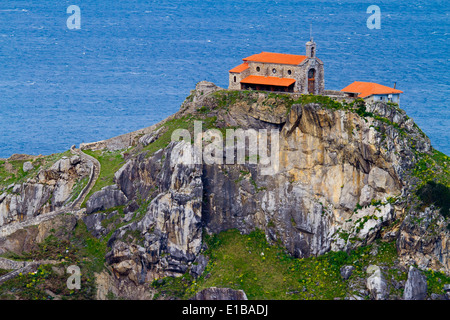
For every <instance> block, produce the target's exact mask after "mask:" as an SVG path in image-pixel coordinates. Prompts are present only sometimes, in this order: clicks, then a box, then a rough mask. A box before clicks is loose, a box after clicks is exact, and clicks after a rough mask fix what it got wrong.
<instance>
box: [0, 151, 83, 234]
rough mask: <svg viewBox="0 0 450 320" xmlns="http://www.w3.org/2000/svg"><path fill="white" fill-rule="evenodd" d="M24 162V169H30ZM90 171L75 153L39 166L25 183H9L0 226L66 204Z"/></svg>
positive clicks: (1, 201)
mask: <svg viewBox="0 0 450 320" xmlns="http://www.w3.org/2000/svg"><path fill="white" fill-rule="evenodd" d="M26 163H27V162H25V164H26ZM25 164H24V167H25V169H30V170H31V167H30V166H29V165H25ZM89 173H90V167H89V165H88V164H87V163H86V162H84V161H82V160H81V159H80V157H79V156H78V155H74V156H72V157H70V158H69V157H62V158H61V159H59V160H58V161H56V162H55V163H54V164H53V165H52V166H51V167H49V168H42V169H40V170H39V172H38V173H37V174H36V175H35V176H32V177H30V178H28V180H27V181H26V182H24V183H18V184H13V185H11V186H9V187H8V188H6V190H3V191H2V193H1V194H0V226H4V225H7V224H11V223H15V222H21V221H25V220H27V219H30V218H32V217H35V216H37V215H40V214H45V213H48V212H51V211H54V210H57V209H59V208H62V207H64V206H65V205H66V204H67V202H69V201H70V200H71V198H72V196H73V194H72V193H73V191H74V187H75V185H76V184H77V183H79V181H81V180H82V179H83V178H84V177H86V176H88V175H89Z"/></svg>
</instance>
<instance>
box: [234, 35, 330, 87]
mask: <svg viewBox="0 0 450 320" xmlns="http://www.w3.org/2000/svg"><path fill="white" fill-rule="evenodd" d="M242 60H243V63H242V64H240V65H238V66H237V67H235V68H233V69H231V70H230V71H229V86H228V88H229V89H231V90H248V89H252V90H265V91H283V92H298V93H304V94H309V93H311V94H315V95H322V94H323V93H324V90H325V81H324V69H323V62H322V61H321V60H320V59H318V58H317V57H316V44H315V42H314V40H313V39H312V38H311V40H310V41H308V42H307V43H306V55H296V54H286V53H274V52H261V53H258V54H254V55H251V56H249V57H247V58H244V59H242Z"/></svg>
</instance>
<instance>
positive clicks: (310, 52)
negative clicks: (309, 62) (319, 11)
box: [306, 24, 316, 58]
mask: <svg viewBox="0 0 450 320" xmlns="http://www.w3.org/2000/svg"><path fill="white" fill-rule="evenodd" d="M306 56H307V57H308V58H315V57H316V43H315V42H314V39H313V37H312V24H311V25H310V27H309V41H308V42H307V43H306Z"/></svg>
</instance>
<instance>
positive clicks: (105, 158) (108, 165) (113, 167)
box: [82, 150, 125, 207]
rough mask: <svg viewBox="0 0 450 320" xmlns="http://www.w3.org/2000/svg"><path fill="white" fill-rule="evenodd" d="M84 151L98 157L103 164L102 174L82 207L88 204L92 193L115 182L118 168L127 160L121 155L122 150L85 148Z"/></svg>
mask: <svg viewBox="0 0 450 320" xmlns="http://www.w3.org/2000/svg"><path fill="white" fill-rule="evenodd" d="M83 152H84V153H86V154H88V155H90V156H92V157H94V158H96V159H97V160H98V161H99V162H100V165H101V170H100V175H99V177H98V179H97V181H96V183H95V185H94V187H93V188H92V189H91V191H90V192H89V193H88V195H87V196H86V198H85V200H84V202H83V204H82V207H85V206H86V201H87V200H88V199H89V197H90V196H91V195H93V194H94V193H95V192H97V191H100V190H101V189H102V188H104V187H106V186H110V185H112V184H114V174H115V173H116V172H117V170H119V169H120V167H121V166H122V165H124V164H125V161H124V159H123V157H122V155H121V151H120V150H119V151H114V152H110V151H106V150H105V151H102V150H97V151H92V150H83Z"/></svg>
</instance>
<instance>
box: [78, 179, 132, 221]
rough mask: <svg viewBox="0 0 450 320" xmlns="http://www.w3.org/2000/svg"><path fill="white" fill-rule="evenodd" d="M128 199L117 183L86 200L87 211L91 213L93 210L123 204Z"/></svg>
mask: <svg viewBox="0 0 450 320" xmlns="http://www.w3.org/2000/svg"><path fill="white" fill-rule="evenodd" d="M127 201H128V199H127V197H126V196H125V194H124V193H123V192H122V191H121V190H119V188H118V187H117V185H112V186H107V187H104V188H103V189H102V190H100V191H97V192H96V193H94V194H93V195H92V196H91V197H90V198H89V200H88V201H87V202H86V213H87V214H91V213H93V212H97V211H102V210H106V209H109V208H114V207H118V206H123V205H125V204H126V203H127Z"/></svg>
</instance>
